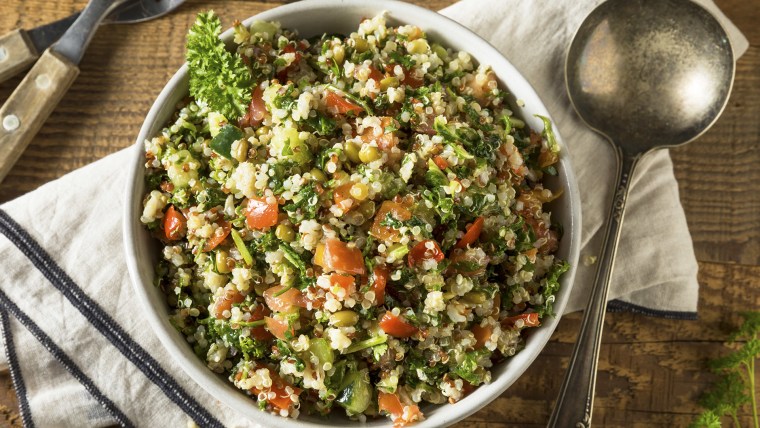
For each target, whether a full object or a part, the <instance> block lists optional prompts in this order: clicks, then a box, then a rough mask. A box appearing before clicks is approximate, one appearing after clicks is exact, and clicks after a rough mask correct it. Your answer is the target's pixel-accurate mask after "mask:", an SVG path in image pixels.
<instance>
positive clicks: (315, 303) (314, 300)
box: [302, 285, 325, 309]
mask: <svg viewBox="0 0 760 428" xmlns="http://www.w3.org/2000/svg"><path fill="white" fill-rule="evenodd" d="M302 294H303V307H304V308H307V309H308V308H309V303H311V309H319V308H321V307H322V305H324V304H325V296H324V295H320V294H319V292H318V291H317V288H316V287H314V286H313V285H310V286H308V287H307V288H306V290H305V292H304V293H302ZM309 296H313V297H309Z"/></svg>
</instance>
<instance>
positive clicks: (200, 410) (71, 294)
mask: <svg viewBox="0 0 760 428" xmlns="http://www.w3.org/2000/svg"><path fill="white" fill-rule="evenodd" d="M0 232H1V233H2V234H3V235H5V236H6V237H7V238H8V239H9V240H10V241H11V242H12V243H13V244H14V245H15V246H16V247H17V248H18V249H19V250H21V252H22V253H23V254H24V255H25V256H26V257H27V258H28V259H29V261H31V262H32V264H34V266H35V267H36V268H37V269H38V270H39V271H40V272H41V273H42V274H43V275H44V276H45V278H47V279H48V281H50V282H51V283H52V284H53V286H54V287H55V288H56V289H58V291H60V292H61V293H62V294H63V295H64V296H65V297H66V298H67V299H68V300H69V302H71V304H72V305H73V306H74V307H75V308H77V309H78V310H79V312H81V313H82V315H84V317H85V318H86V319H87V320H88V321H89V322H90V323H91V324H92V325H93V326H94V327H95V328H96V329H97V330H98V331H99V332H100V333H101V334H102V335H103V336H105V337H106V339H108V340H109V341H110V342H111V344H112V345H114V346H115V347H116V349H118V350H119V351H120V352H121V353H122V354H123V355H124V356H125V357H127V359H129V361H131V362H132V363H133V364H134V365H135V366H137V368H139V369H140V371H142V372H143V374H144V375H145V376H146V377H147V378H148V379H150V380H151V381H152V382H153V383H154V384H156V386H158V387H159V388H160V389H161V391H163V393H164V394H166V396H167V397H168V398H169V399H170V400H171V401H173V402H174V403H175V404H177V406H179V408H181V409H182V410H183V411H184V412H185V413H187V415H188V416H190V417H191V418H192V419H193V420H194V421H195V422H196V423H197V424H198V425H200V426H202V427H215V428H216V427H218V428H223V427H224V425H222V423H221V422H219V420H218V419H216V418H215V417H214V416H213V415H211V413H209V412H208V410H206V409H205V408H204V407H203V406H201V405H200V404H199V403H198V402H197V401H196V400H195V399H194V398H193V397H192V396H191V395H189V394H188V393H187V392H185V390H184V389H183V388H182V387H181V386H180V385H179V383H177V381H176V380H175V379H174V378H172V377H171V375H169V373H167V372H166V370H164V368H163V367H161V366H160V365H159V364H158V362H157V361H156V360H155V359H154V358H153V357H151V356H150V354H149V353H148V352H146V351H145V349H143V348H142V347H141V346H140V345H139V344H138V343H137V342H135V341H134V339H132V337H131V336H129V334H127V332H125V331H124V330H123V329H122V328H121V326H119V324H118V323H116V322H115V321H114V320H113V318H111V316H110V315H108V313H106V312H105V311H104V310H103V309H102V308H101V307H100V305H98V303H97V302H95V301H94V300H92V299H91V298H90V297H89V296H88V295H87V294H86V293H84V291H82V289H81V288H80V287H79V286H78V285H77V284H76V283H75V282H74V280H72V279H71V277H69V276H68V275H67V274H66V272H64V271H63V269H61V268H60V267H59V266H58V264H56V262H55V261H54V260H53V259H52V258H51V257H50V255H49V254H48V253H47V252H46V251H45V250H44V249H43V248H42V247H40V245H39V244H38V243H37V242H36V241H35V240H34V239H33V238H32V237H31V236H30V235H29V233H27V232H26V230H24V229H23V228H22V227H21V226H20V225H19V224H18V223H16V222H15V221H14V220H13V219H12V218H11V217H10V216H9V215H8V214H7V213H6V212H5V211H3V210H0ZM2 296H4V297H5V299H2ZM2 296H0V300H4V301H7V302H9V303H11V304H12V303H13V302H11V301H10V300H9V299H8V298H7V296H5V295H4V294H2ZM3 303H5V302H3ZM6 306H7V305H6ZM14 306H15V305H14ZM9 310H10V309H9ZM16 311H17V312H19V313H18V314H16V313H14V315H15V316H16V317H17V318H18V315H24V314H23V313H22V312H21V311H20V309H18V307H17V306H16ZM11 312H12V313H13V311H11ZM24 316H25V315H24ZM19 321H20V319H19ZM30 321H31V320H30ZM27 328H29V326H27ZM40 332H41V331H40ZM43 334H44V333H43ZM64 355H65V354H64Z"/></svg>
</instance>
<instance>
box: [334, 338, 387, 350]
mask: <svg viewBox="0 0 760 428" xmlns="http://www.w3.org/2000/svg"><path fill="white" fill-rule="evenodd" d="M387 341H388V336H387V335H385V334H382V335H379V336H375V337H370V338H369V339H364V340H360V341H358V342H356V343H352V344H351V346H349V347H348V348H346V350H345V352H343V353H344V354H352V353H354V352H357V351H361V350H362V349H367V348H371V347H373V346H377V345H382V344H383V343H385V342H387Z"/></svg>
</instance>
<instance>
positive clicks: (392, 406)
mask: <svg viewBox="0 0 760 428" xmlns="http://www.w3.org/2000/svg"><path fill="white" fill-rule="evenodd" d="M377 408H378V410H379V411H380V412H385V413H387V414H388V415H390V416H391V417H392V418H393V425H394V426H405V425H407V424H410V423H413V422H416V421H420V420H422V419H423V416H422V412H421V411H420V408H419V406H417V405H416V404H411V405H408V406H405V405H403V404H402V403H401V399H400V398H399V396H398V394H388V393H387V392H382V391H381V392H379V393H378V395H377ZM405 410H406V411H405Z"/></svg>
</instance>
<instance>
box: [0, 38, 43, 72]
mask: <svg viewBox="0 0 760 428" xmlns="http://www.w3.org/2000/svg"><path fill="white" fill-rule="evenodd" d="M38 56H39V53H38V52H37V49H35V48H34V45H33V44H32V42H31V41H30V40H29V37H28V36H27V35H26V32H25V31H24V30H13V31H11V32H10V33H8V34H5V35H3V36H1V37H0V82H4V81H6V80H8V79H9V78H11V77H13V76H15V75H16V74H17V73H19V72H21V71H22V70H24V69H25V68H26V67H28V66H30V65H31V64H32V63H33V62H34V60H36V59H37V57H38Z"/></svg>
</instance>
